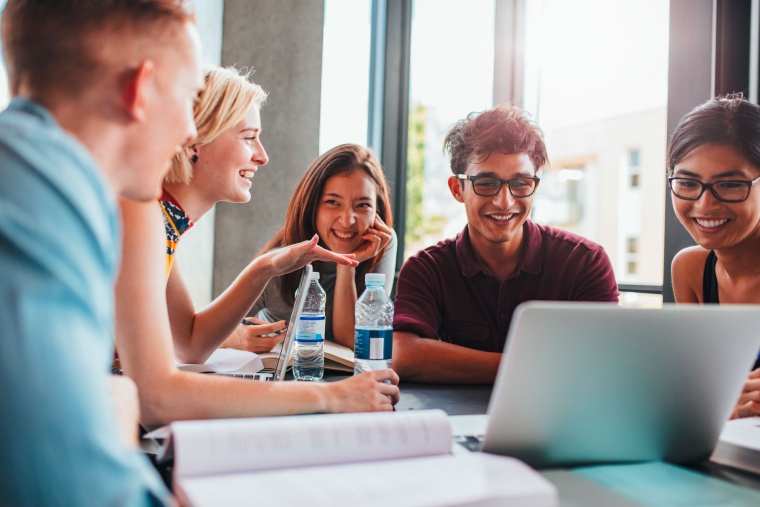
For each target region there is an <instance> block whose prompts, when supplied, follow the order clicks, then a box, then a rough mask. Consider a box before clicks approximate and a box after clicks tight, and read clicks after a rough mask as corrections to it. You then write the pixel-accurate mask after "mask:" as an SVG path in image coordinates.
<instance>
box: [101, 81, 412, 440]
mask: <svg viewBox="0 0 760 507" xmlns="http://www.w3.org/2000/svg"><path fill="white" fill-rule="evenodd" d="M265 97H266V94H265V93H264V92H263V90H262V89H261V88H260V87H259V86H258V85H256V84H254V83H251V82H250V81H248V78H247V76H245V75H241V74H240V73H239V72H238V71H237V70H235V69H234V68H228V69H222V68H218V69H214V70H211V71H209V72H208V73H207V74H206V76H205V86H204V89H203V90H202V91H201V93H200V96H199V98H198V102H197V103H196V105H195V107H194V110H193V117H194V119H195V124H196V128H197V131H198V136H197V139H196V140H195V141H194V142H193V143H192V144H191V145H190V146H188V147H187V148H186V149H185V150H184V151H183V152H181V153H178V154H177V155H176V156H175V157H174V159H173V160H172V168H171V170H170V172H169V174H168V176H167V179H166V181H165V184H164V195H163V197H162V198H161V200H160V203H137V202H132V201H122V203H121V207H122V217H123V223H124V242H123V244H124V250H123V255H122V266H121V270H120V274H119V279H118V282H117V287H116V328H117V329H116V337H117V348H118V351H119V355H120V359H121V364H122V367H123V370H124V373H125V374H126V375H128V376H130V377H132V378H133V380H134V381H135V383H136V384H137V386H138V391H139V396H140V409H141V413H142V414H143V421H142V422H143V423H144V424H147V425H152V424H163V423H166V422H169V421H173V420H180V419H198V418H216V417H250V416H265V415H285V414H296V413H310V412H363V411H374V410H391V409H392V405H393V404H394V403H395V402H396V401H398V388H397V387H396V386H395V385H392V384H396V383H398V376H397V375H396V374H395V373H394V372H393V371H392V370H383V371H379V372H372V373H373V374H372V375H369V376H354V377H351V378H349V379H346V380H343V381H340V382H330V383H324V384H317V383H298V382H254V381H244V380H239V379H231V378H224V377H216V376H208V375H198V374H195V373H187V372H181V371H178V370H177V368H176V366H175V353H176V358H177V359H179V361H181V362H186V363H202V362H204V361H205V360H206V359H207V358H208V356H209V355H210V354H211V353H212V352H213V351H214V350H215V349H216V348H217V347H218V346H219V345H220V344H221V343H222V342H223V341H224V340H225V339H227V338H228V337H230V335H233V336H236V335H235V333H240V332H241V331H242V332H245V331H247V330H248V329H249V328H258V329H257V332H258V333H260V334H264V333H267V332H272V331H275V330H277V329H281V328H282V327H283V323H282V322H277V323H275V324H273V325H271V326H243V329H242V330H241V329H240V327H241V326H240V322H241V320H242V319H243V317H244V316H245V315H246V313H247V312H248V311H249V309H250V308H251V306H252V305H253V304H254V302H255V301H256V300H257V298H258V297H259V295H260V294H261V292H262V291H263V290H264V287H265V286H266V285H267V283H268V282H269V280H270V279H271V278H272V277H275V276H280V275H284V274H287V273H289V272H292V271H294V270H298V269H300V268H302V267H303V266H305V265H306V264H308V263H310V262H314V261H322V262H329V263H333V262H335V263H338V264H341V265H345V266H348V267H351V268H353V267H355V266H356V265H357V264H358V262H357V261H356V260H354V259H353V256H351V255H340V254H338V253H334V252H330V251H329V250H326V249H324V248H322V247H320V246H319V245H317V238H316V237H308V238H305V239H304V241H301V242H299V243H295V244H292V245H290V246H287V247H284V248H279V249H275V250H271V251H269V252H267V253H266V254H264V255H261V256H259V257H257V258H255V259H253V261H251V263H250V264H249V265H248V266H247V267H246V268H245V269H244V270H243V272H242V273H240V275H239V276H238V278H237V279H236V280H235V281H234V282H233V283H232V284H231V285H230V287H229V288H228V289H227V290H226V291H224V293H223V294H221V295H220V296H219V297H218V298H216V300H214V301H213V302H212V303H211V304H209V305H208V306H207V307H206V308H203V309H202V310H200V311H197V312H196V310H195V308H194V306H193V302H192V300H191V298H190V294H189V292H188V290H187V287H186V286H185V284H184V282H183V280H182V276H181V273H180V271H179V266H178V265H173V262H172V261H173V257H174V252H175V249H176V248H177V244H178V242H179V239H180V237H181V235H182V234H183V233H184V232H185V231H186V230H187V229H189V228H190V227H191V226H192V225H193V223H194V221H195V220H198V219H199V218H200V217H202V216H203V215H204V214H205V213H206V212H207V211H208V210H209V209H211V207H212V206H213V205H214V204H216V203H217V202H220V201H227V202H238V203H245V202H248V201H249V200H250V198H251V196H250V188H251V178H252V177H253V175H254V174H255V172H256V171H257V169H258V168H259V167H260V166H263V165H265V164H266V163H267V161H268V158H267V155H266V152H265V151H264V147H263V146H262V144H261V139H260V135H261V117H260V114H259V108H260V106H261V103H262V102H263V101H264V98H265ZM261 340H263V338H257V339H255V340H253V341H254V342H256V341H261ZM274 340H277V338H275V339H274ZM172 344H173V346H172ZM273 345H274V343H273V342H271V341H267V342H266V343H265V344H264V345H263V348H264V349H266V350H269V349H271V348H272V346H273ZM383 381H390V383H391V385H389V384H384V383H383Z"/></svg>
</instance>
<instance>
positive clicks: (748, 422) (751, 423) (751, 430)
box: [710, 417, 760, 474]
mask: <svg viewBox="0 0 760 507" xmlns="http://www.w3.org/2000/svg"><path fill="white" fill-rule="evenodd" d="M710 460H711V461H714V462H716V463H719V464H721V465H726V466H730V467H734V468H741V469H742V470H747V471H748V472H752V473H755V474H760V417H747V418H744V419H734V420H732V421H728V422H727V423H726V424H725V426H723V431H721V433H720V440H718V445H717V446H716V447H715V451H713V454H712V456H711V457H710Z"/></svg>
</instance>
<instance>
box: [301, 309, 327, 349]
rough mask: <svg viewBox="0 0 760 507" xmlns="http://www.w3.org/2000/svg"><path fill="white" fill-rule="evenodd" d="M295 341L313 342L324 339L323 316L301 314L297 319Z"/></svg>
mask: <svg viewBox="0 0 760 507" xmlns="http://www.w3.org/2000/svg"><path fill="white" fill-rule="evenodd" d="M296 341H297V342H315V343H316V342H323V341H325V316H324V315H302V316H301V318H300V319H299V320H298V329H297V330H296Z"/></svg>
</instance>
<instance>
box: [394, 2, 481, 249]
mask: <svg viewBox="0 0 760 507" xmlns="http://www.w3.org/2000/svg"><path fill="white" fill-rule="evenodd" d="M412 9H413V11H412V36H411V59H410V83H409V127H408V133H409V139H408V151H407V186H406V192H407V200H406V231H405V233H406V237H405V247H404V258H405V259H406V258H407V257H409V256H410V255H413V254H415V253H416V252H417V251H419V250H420V249H422V248H425V247H428V246H430V245H433V244H435V243H437V242H438V241H440V240H441V239H443V238H449V237H453V236H455V235H456V234H457V233H458V232H460V231H461V230H462V229H463V228H464V225H465V224H466V223H467V217H466V216H465V213H464V209H463V208H462V207H461V206H458V205H457V204H458V203H457V202H456V201H454V198H453V197H452V196H451V193H450V192H449V188H448V185H447V183H446V182H447V180H448V177H449V176H450V175H451V169H450V168H449V163H448V159H447V157H446V155H445V154H444V153H443V139H444V137H445V135H446V133H447V132H448V130H449V128H451V126H452V125H453V124H454V123H455V122H456V121H458V120H460V119H461V118H464V117H465V116H466V115H467V114H468V113H470V112H471V111H482V110H484V109H488V108H490V107H492V106H493V69H494V23H495V20H494V12H495V7H494V0H472V1H468V2H460V1H452V0H448V1H442V0H415V1H414V3H413V5H412Z"/></svg>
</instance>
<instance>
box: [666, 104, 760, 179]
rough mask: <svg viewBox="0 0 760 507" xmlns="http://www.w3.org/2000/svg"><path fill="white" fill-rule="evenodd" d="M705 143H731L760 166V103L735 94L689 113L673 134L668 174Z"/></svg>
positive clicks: (730, 144) (729, 144)
mask: <svg viewBox="0 0 760 507" xmlns="http://www.w3.org/2000/svg"><path fill="white" fill-rule="evenodd" d="M703 144H723V145H727V146H731V147H733V148H734V149H736V150H737V151H738V152H739V153H740V154H741V155H742V156H743V157H744V158H745V159H747V161H749V162H750V163H752V165H754V166H755V167H758V168H760V107H758V106H757V105H755V104H753V103H752V102H749V101H747V100H745V99H744V96H743V95H741V94H733V95H727V96H725V97H717V98H714V99H712V100H708V101H707V102H705V103H704V104H702V105H700V106H697V107H696V108H695V109H694V110H692V111H691V112H690V113H688V114H686V116H684V117H683V118H681V121H679V122H678V126H677V127H676V130H675V132H673V135H672V136H671V137H670V143H669V146H668V168H667V172H668V174H672V173H673V170H674V169H675V166H676V164H678V163H679V162H680V161H681V160H683V159H684V158H685V157H686V156H687V155H688V154H689V153H691V152H692V151H693V150H694V149H696V148H698V147H700V146H702V145H703Z"/></svg>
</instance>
